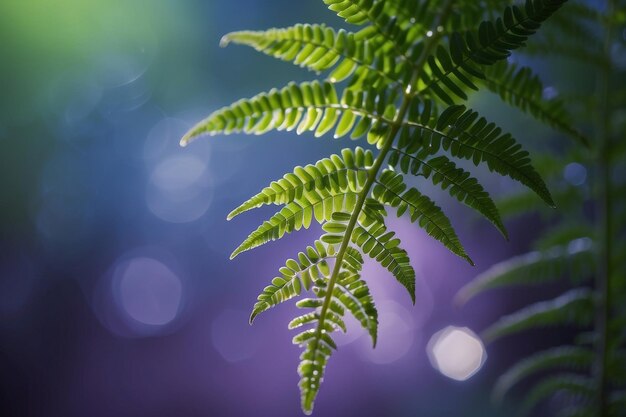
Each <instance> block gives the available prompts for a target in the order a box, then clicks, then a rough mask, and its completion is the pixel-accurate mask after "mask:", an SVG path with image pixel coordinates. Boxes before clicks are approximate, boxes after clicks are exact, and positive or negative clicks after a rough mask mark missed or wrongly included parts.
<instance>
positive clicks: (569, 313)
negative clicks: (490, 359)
mask: <svg viewBox="0 0 626 417" xmlns="http://www.w3.org/2000/svg"><path fill="white" fill-rule="evenodd" d="M593 311H594V306H593V293H592V291H591V290H589V289H587V288H576V289H573V290H570V291H567V292H566V293H565V294H562V295H560V296H558V297H557V298H555V299H553V300H548V301H541V302H538V303H535V304H532V305H530V306H528V307H525V308H522V309H521V310H518V311H517V312H515V313H512V314H509V315H508V316H504V317H502V318H501V319H500V320H498V321H497V322H495V323H494V324H492V325H491V326H490V327H489V328H487V329H486V330H485V331H484V333H483V339H484V340H486V341H488V342H492V341H494V340H496V339H499V338H501V337H504V336H507V335H510V334H513V333H518V332H521V331H523V330H528V329H531V328H536V327H547V326H556V325H576V326H579V327H585V326H588V325H590V324H591V322H592V321H593Z"/></svg>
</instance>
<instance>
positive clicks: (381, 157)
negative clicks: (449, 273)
mask: <svg viewBox="0 0 626 417" xmlns="http://www.w3.org/2000/svg"><path fill="white" fill-rule="evenodd" d="M452 3H454V0H446V2H445V3H444V6H443V8H442V12H441V14H440V15H439V19H437V21H436V22H435V24H434V26H433V27H434V28H437V27H438V26H440V25H442V24H443V23H444V21H445V19H446V18H447V17H448V14H449V13H450V10H451V7H452ZM441 36H442V34H441V33H439V32H437V31H434V36H433V37H431V38H428V39H427V40H426V41H425V45H424V50H423V51H422V54H421V55H420V57H419V59H418V60H417V62H416V63H415V65H414V68H417V69H419V68H422V67H423V66H424V64H425V63H426V60H427V59H428V56H429V55H430V53H431V51H432V49H433V48H434V47H435V46H436V45H437V43H438V41H439V39H440V37H441ZM418 76H419V71H417V70H416V71H413V74H412V76H411V81H410V82H409V84H408V89H407V90H405V91H404V95H403V98H402V103H401V104H400V108H399V109H398V112H397V113H396V117H395V118H394V120H393V123H392V124H391V126H390V129H389V132H388V133H387V135H386V138H385V141H384V144H383V147H382V149H381V150H380V153H379V154H378V157H377V158H376V160H375V161H374V164H373V165H372V167H371V168H370V169H369V174H368V176H367V181H366V182H365V185H364V186H363V189H362V190H361V192H360V193H359V197H358V200H357V202H356V205H355V207H354V210H353V211H352V214H351V216H350V220H349V222H348V226H347V228H346V231H345V234H344V237H343V240H342V242H341V246H340V247H339V251H338V252H337V256H336V258H335V265H334V267H333V272H332V274H331V276H330V279H329V281H328V287H327V289H326V294H325V296H324V304H323V305H322V309H321V311H320V318H319V321H318V326H317V330H316V332H317V336H318V338H319V337H320V336H321V332H322V329H323V328H324V320H325V319H326V312H327V311H328V308H329V307H330V302H331V300H332V294H333V290H334V288H335V285H336V283H337V278H338V276H339V272H340V270H341V264H342V262H343V257H344V255H345V253H346V249H347V248H348V245H349V244H350V238H351V236H352V232H353V230H354V227H355V226H356V222H357V220H358V218H359V214H360V213H361V210H362V209H363V204H364V203H365V199H366V198H367V196H368V194H369V192H370V189H371V188H372V185H374V183H375V182H376V177H377V175H378V171H379V170H380V167H381V166H382V165H383V162H384V161H385V158H386V157H387V153H388V152H389V150H390V149H391V147H392V145H393V142H394V139H395V137H396V134H397V133H398V131H399V130H400V128H401V127H402V124H403V121H404V118H405V116H406V114H407V112H408V109H409V105H410V104H411V99H412V98H413V92H412V91H411V89H410V88H411V86H412V85H413V84H415V82H416V81H417V79H418Z"/></svg>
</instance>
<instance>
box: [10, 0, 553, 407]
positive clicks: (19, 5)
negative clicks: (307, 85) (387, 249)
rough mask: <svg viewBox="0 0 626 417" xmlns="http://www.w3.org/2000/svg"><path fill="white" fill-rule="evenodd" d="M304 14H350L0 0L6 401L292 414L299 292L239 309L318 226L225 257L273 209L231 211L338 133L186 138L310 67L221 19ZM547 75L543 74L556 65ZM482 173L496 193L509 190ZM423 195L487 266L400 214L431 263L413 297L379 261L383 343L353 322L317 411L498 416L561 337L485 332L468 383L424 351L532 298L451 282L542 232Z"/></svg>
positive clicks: (313, 5)
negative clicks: (522, 377) (485, 342)
mask: <svg viewBox="0 0 626 417" xmlns="http://www.w3.org/2000/svg"><path fill="white" fill-rule="evenodd" d="M298 22H317V23H320V22H326V23H328V24H331V25H333V26H336V27H341V26H342V25H343V22H342V21H341V20H340V19H339V18H337V17H336V16H335V15H334V13H332V12H330V11H328V10H327V9H326V7H325V6H324V4H323V3H322V2H321V1H303V2H294V1H287V0H265V1H258V0H231V1H226V0H216V1H210V2H208V1H201V0H177V1H174V0H158V1H155V0H150V1H148V0H134V1H127V0H124V1H122V0H109V1H106V2H105V1H95V0H56V1H47V0H30V1H3V2H2V3H0V39H1V41H0V83H1V86H2V88H1V90H0V410H2V415H4V416H46V417H54V416H64V417H73V416H93V417H98V416H103V417H104V416H113V415H115V416H117V417H126V416H128V417H130V416H155V417H161V416H162V417H169V416H188V417H191V416H297V415H300V413H301V412H300V408H299V394H298V388H297V381H298V375H297V373H296V366H297V363H298V356H299V354H300V350H299V348H297V347H296V346H293V345H292V344H291V337H292V336H293V334H291V332H289V331H288V330H287V328H286V325H287V323H288V321H289V320H290V319H291V318H292V317H293V316H294V312H295V308H294V307H293V306H292V305H291V303H286V304H284V305H282V306H280V307H279V308H276V309H272V310H271V311H270V312H267V313H265V314H264V315H262V316H261V317H259V318H258V319H257V321H256V323H255V325H254V326H252V327H251V326H249V325H248V314H249V312H250V310H251V307H252V305H253V303H254V301H255V299H256V295H257V294H258V293H259V292H260V291H261V290H262V289H263V287H264V286H265V285H267V283H268V282H269V281H270V280H271V278H272V277H274V276H275V274H276V272H277V270H278V268H279V267H280V266H282V264H283V262H284V260H285V259H286V258H288V257H293V256H295V255H296V254H297V251H299V250H301V249H303V248H304V247H305V246H306V245H307V244H309V243H310V242H312V241H313V240H314V239H315V238H316V237H317V236H319V228H316V227H313V228H312V229H311V230H309V231H305V232H300V233H298V234H296V235H293V236H289V237H288V238H285V239H283V240H282V241H280V242H276V243H270V244H267V245H266V246H264V247H262V248H259V249H257V250H255V251H253V252H250V253H245V254H243V255H241V256H240V257H238V258H237V259H236V260H235V261H232V262H231V261H229V260H228V255H229V254H230V252H231V251H232V249H233V248H234V247H236V245H237V244H238V243H239V242H240V241H241V240H243V238H245V236H247V233H248V232H250V231H251V230H253V229H254V228H255V227H256V226H257V225H258V224H259V223H260V222H261V221H262V220H264V219H265V218H266V217H268V216H269V215H270V213H271V211H270V210H271V209H268V210H258V211H256V212H253V213H250V214H247V215H245V216H241V217H240V218H237V219H235V220H233V221H231V222H227V221H226V220H225V218H226V214H227V213H228V212H229V211H230V210H231V209H232V208H233V207H235V206H236V205H237V204H238V203H240V202H242V201H243V200H244V199H245V198H247V197H249V196H251V195H252V194H253V193H255V192H257V191H258V190H260V189H261V188H262V187H263V186H265V185H266V184H268V183H269V182H270V181H271V180H273V179H277V178H279V177H280V176H282V174H283V173H285V172H287V171H289V170H291V169H292V168H293V167H294V166H295V165H304V164H307V163H313V162H315V161H316V160H318V159H320V158H322V157H325V156H327V155H329V154H331V153H334V152H338V151H339V150H340V149H341V148H342V147H343V146H344V145H346V143H345V141H343V142H344V143H342V142H340V141H335V140H332V139H329V138H323V139H314V138H313V137H312V136H311V135H307V134H305V135H302V136H296V135H295V134H288V133H287V134H285V133H270V134H268V135H265V136H262V137H244V136H239V135H233V136H229V137H216V138H210V139H203V140H198V141H197V142H194V143H193V145H191V146H189V147H187V148H180V147H179V146H178V139H179V137H180V136H181V135H182V134H183V133H184V132H185V130H186V129H188V128H189V127H190V126H191V125H192V124H193V123H194V122H196V121H198V120H199V119H200V118H202V117H204V116H206V115H207V114H208V113H210V112H211V111H212V110H215V109H216V108H218V107H220V106H222V105H224V104H228V103H230V102H232V101H234V100H236V99H238V98H240V97H245V96H251V95H253V94H255V93H257V92H259V91H262V90H267V89H269V88H271V87H275V86H281V85H283V84H286V83H287V82H288V81H290V80H296V81H303V80H309V79H312V78H313V77H315V74H313V73H310V72H307V71H306V70H301V69H299V68H297V67H294V66H292V65H291V64H289V63H284V62H279V61H275V60H272V59H270V58H267V57H265V56H262V55H259V54H257V53H256V52H254V51H252V50H249V49H244V48H241V47H236V46H233V47H229V48H226V49H220V48H219V46H218V45H219V39H220V37H221V36H222V35H223V34H225V33H227V32H229V31H233V30H239V29H264V28H268V27H273V26H276V27H280V26H287V25H291V24H294V23H298ZM539 70H540V71H541V68H539ZM546 76H547V80H546V81H547V83H548V85H551V84H550V83H553V82H556V81H559V80H555V79H550V73H549V72H546ZM560 77H561V78H562V77H563V74H561V75H560ZM553 78H554V77H553ZM560 81H561V82H563V80H562V79H561V80H560ZM494 103H497V100H495V99H494V98H493V97H492V96H489V95H480V96H476V97H474V98H473V99H472V105H473V106H474V107H476V108H478V109H479V110H481V111H483V112H484V113H486V114H488V115H490V116H492V118H494V119H496V120H498V121H499V122H500V123H501V124H502V125H503V126H505V127H506V128H507V129H509V130H511V131H513V132H517V133H518V136H521V137H524V136H533V135H534V136H540V135H541V136H542V137H545V142H546V143H549V140H550V138H551V136H552V135H554V134H553V133H552V132H551V131H548V130H545V129H542V128H540V127H538V126H537V125H536V124H534V123H533V122H531V121H530V120H529V119H528V118H526V117H523V116H519V115H518V114H517V113H515V112H512V111H506V109H502V106H499V105H498V106H494V105H493V104H494ZM539 142H540V141H535V142H534V146H533V149H535V152H537V153H541V152H543V151H544V149H541V148H538V147H537V146H536V145H537V144H538V143H539ZM350 145H353V144H352V143H350ZM474 172H475V173H476V175H478V176H479V177H480V178H481V180H483V181H484V183H486V184H487V186H488V188H489V191H490V192H491V193H492V194H494V195H501V194H502V193H503V192H506V191H507V190H509V189H510V188H511V187H514V185H513V184H512V183H511V182H509V181H506V180H502V179H500V178H499V177H497V176H495V175H490V174H489V173H487V172H485V171H481V170H479V171H474ZM428 192H429V193H430V194H431V195H433V196H434V197H435V199H436V200H437V201H438V202H440V203H441V204H442V205H443V207H444V208H445V210H446V211H447V213H448V214H449V216H450V217H451V218H452V220H453V223H454V225H455V226H456V227H457V228H458V231H459V234H460V237H461V239H462V241H463V242H464V243H465V245H466V247H467V249H468V251H469V252H470V254H471V256H472V257H473V259H474V260H475V261H476V264H477V267H475V268H472V267H470V266H469V265H467V264H465V263H464V261H462V260H460V259H458V258H456V257H455V256H453V255H451V254H450V253H448V252H447V251H446V250H445V249H443V248H442V247H440V245H439V244H438V243H436V242H434V241H433V240H432V239H430V238H429V237H427V235H426V234H425V233H424V232H423V231H421V230H420V229H419V228H418V227H417V226H415V225H410V224H409V223H407V222H405V221H403V220H395V221H394V222H393V223H394V226H395V227H396V228H397V229H399V235H400V237H401V238H402V239H403V242H404V246H405V247H406V248H407V250H408V252H409V254H410V256H411V258H412V260H413V263H414V266H415V268H416V270H417V271H418V275H419V277H418V285H417V288H418V291H417V303H416V305H415V306H412V305H411V302H410V299H409V297H408V296H407V295H406V293H405V292H404V291H403V289H402V288H401V287H400V286H399V285H398V284H397V283H396V282H395V281H394V279H393V278H392V277H391V276H389V275H388V274H387V273H386V272H385V271H383V270H382V269H380V268H379V267H378V266H377V265H374V264H373V263H368V264H367V267H366V274H365V275H366V279H367V281H368V283H369V284H370V286H371V288H372V291H373V293H374V296H375V298H376V300H377V303H378V307H379V311H380V323H381V328H380V336H379V346H378V347H377V348H376V349H375V350H372V349H371V346H370V344H369V341H368V338H367V337H366V336H365V335H364V334H363V332H361V331H360V330H359V329H358V328H357V326H354V325H353V326H352V329H351V331H350V332H349V333H348V335H346V336H345V337H343V338H342V339H341V340H340V348H339V351H338V352H337V353H336V354H334V355H333V357H332V358H331V361H330V364H329V368H328V372H327V375H326V380H325V382H324V384H323V386H322V389H321V391H320V395H319V397H318V401H317V403H316V409H315V415H316V416H319V417H322V416H353V415H354V416H356V415H358V416H399V417H401V416H416V415H419V416H424V417H427V416H444V415H445V416H473V415H476V416H495V415H507V414H506V413H507V411H506V409H505V410H502V409H501V410H499V411H494V409H492V407H491V406H490V404H489V390H490V388H491V385H492V383H493V380H494V377H495V375H497V374H498V372H499V371H501V369H502V367H503V366H504V364H510V363H511V360H512V358H514V357H516V356H517V355H519V354H522V353H528V352H530V351H532V350H533V347H534V345H536V344H537V343H548V342H549V341H550V340H556V339H558V338H559V337H560V336H559V334H557V333H555V332H549V331H547V332H545V334H540V336H541V337H540V338H535V339H523V338H522V339H520V338H514V339H511V340H508V341H505V342H502V343H498V344H496V345H494V346H490V347H489V349H488V355H489V357H488V358H487V359H486V362H485V363H484V366H483V368H482V369H481V370H480V371H478V373H476V374H475V375H474V376H473V377H471V378H469V379H468V380H466V381H463V382H460V381H455V380H452V379H449V378H447V377H445V376H443V375H442V374H441V373H440V372H439V371H438V370H436V369H434V368H433V366H432V365H431V362H430V360H429V355H428V353H427V351H428V350H429V349H430V350H431V351H432V348H433V343H431V344H430V345H429V343H428V342H429V340H430V338H431V337H432V336H433V335H434V334H435V333H437V332H439V331H440V330H442V329H445V328H447V327H448V326H459V327H462V328H463V327H468V328H469V329H471V330H474V331H476V332H478V331H480V330H481V329H482V328H484V327H485V326H486V325H487V324H488V323H491V322H492V321H493V319H494V317H495V316H496V315H497V314H499V313H501V312H502V311H503V310H505V309H506V310H508V311H510V310H511V309H512V308H514V307H516V306H521V305H523V304H524V302H525V300H524V297H520V295H519V293H517V294H514V293H511V292H506V291H504V292H498V293H495V294H494V295H493V296H491V297H481V298H479V299H477V300H475V301H473V302H472V303H470V304H469V305H468V306H467V307H465V308H464V309H457V308H455V307H453V306H452V303H451V300H452V297H453V295H454V293H455V291H456V290H457V289H458V288H459V287H460V286H461V285H463V284H464V283H466V282H468V281H469V280H470V279H471V278H472V277H474V276H475V275H476V274H477V273H478V272H480V271H481V270H484V269H485V268H487V267H488V266H489V265H491V264H492V263H494V262H495V261H497V260H500V259H503V258H506V257H508V256H510V255H512V254H515V253H520V252H522V251H523V250H524V249H525V248H526V246H527V244H528V241H529V239H530V238H532V236H533V234H534V233H536V231H537V229H536V227H535V226H533V227H528V224H530V223H529V220H533V222H532V224H537V223H538V222H537V219H536V218H521V219H519V220H516V221H513V222H508V224H507V226H508V227H509V231H510V235H511V237H512V239H511V241H510V242H505V241H504V240H503V239H502V237H501V236H500V235H499V234H498V233H497V232H496V231H495V230H494V229H493V227H490V225H488V224H487V223H485V222H484V221H482V220H478V219H477V218H476V217H475V216H474V214H473V213H472V212H471V211H470V210H468V209H466V208H465V207H462V206H460V205H458V204H457V203H456V201H453V200H452V199H450V198H449V197H448V196H447V195H445V194H442V193H441V192H440V190H436V189H429V190H428ZM530 295H532V294H530ZM352 324H354V323H352ZM440 335H441V334H440ZM539 339H540V340H539ZM455 343H457V344H458V343H460V342H458V341H457V342H455ZM445 354H446V353H445V352H444V356H445ZM432 355H433V352H431V355H430V356H431V357H432ZM442 360H443V361H444V362H445V360H446V358H445V357H444V358H443V359H442ZM448 360H450V358H448ZM483 360H484V357H482V358H479V362H482V361H483ZM549 408H550V405H549V404H548V406H547V411H546V412H549V411H550V410H549Z"/></svg>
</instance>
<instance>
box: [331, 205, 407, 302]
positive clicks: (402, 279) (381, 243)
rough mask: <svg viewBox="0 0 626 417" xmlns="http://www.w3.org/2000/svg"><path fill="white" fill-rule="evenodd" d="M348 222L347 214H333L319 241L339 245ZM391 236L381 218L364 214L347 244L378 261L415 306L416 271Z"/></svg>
mask: <svg viewBox="0 0 626 417" xmlns="http://www.w3.org/2000/svg"><path fill="white" fill-rule="evenodd" d="M342 215H343V216H342ZM349 219H350V218H349V215H348V213H335V217H334V219H333V221H332V222H328V223H325V224H324V226H323V229H324V230H325V231H326V232H327V233H326V234H324V235H323V236H322V238H321V239H322V241H324V242H326V243H329V244H336V243H339V242H341V241H342V240H343V238H344V233H345V232H346V228H347V225H348V222H349ZM394 236H395V233H394V232H387V227H386V226H385V224H384V221H383V219H382V217H380V216H375V217H372V216H368V215H366V214H364V215H363V216H361V219H360V220H359V221H357V224H356V226H355V227H354V229H353V231H352V235H351V236H350V240H351V241H352V243H354V244H355V245H356V246H358V247H360V248H361V250H362V251H363V253H365V254H367V255H369V256H370V257H371V258H373V259H375V260H376V261H378V262H379V263H380V264H381V265H382V266H383V267H384V268H386V269H387V270H388V271H389V272H391V273H392V274H393V276H394V277H395V278H396V279H397V280H398V282H399V283H400V284H402V286H404V287H405V288H406V289H407V291H408V292H409V295H410V296H411V300H412V301H413V303H415V271H414V270H413V267H412V266H411V264H410V259H409V256H408V254H407V252H406V251H405V250H404V249H402V248H400V247H399V245H400V243H401V242H400V239H398V238H394Z"/></svg>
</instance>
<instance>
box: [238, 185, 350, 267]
mask: <svg viewBox="0 0 626 417" xmlns="http://www.w3.org/2000/svg"><path fill="white" fill-rule="evenodd" d="M358 191H360V190H357V191H339V192H335V191H333V190H315V191H312V192H309V193H307V194H306V196H304V197H303V198H302V199H299V200H296V201H294V202H293V203H289V204H287V205H286V206H285V207H283V208H282V209H281V210H280V211H279V212H278V213H276V214H274V215H273V216H272V217H271V218H270V219H269V220H267V221H265V222H263V224H262V225H260V226H259V227H258V228H257V229H256V230H255V231H254V232H252V233H251V234H250V235H249V236H248V237H247V238H246V240H244V241H243V242H242V243H241V245H239V246H238V247H237V249H235V250H234V251H233V253H232V255H230V258H231V259H233V258H234V257H236V256H237V255H239V254H240V253H242V252H245V251H248V250H250V249H254V248H256V247H258V246H261V245H263V244H265V243H267V242H269V241H272V240H278V239H280V238H282V237H283V236H284V235H285V233H291V232H293V231H297V230H300V229H301V228H303V227H304V228H305V229H308V228H309V226H310V225H311V221H312V220H313V219H315V220H317V221H318V222H319V223H322V222H324V221H328V220H330V219H331V215H332V213H333V212H334V211H344V210H345V211H351V210H352V209H353V208H354V206H355V203H356V201H357V199H358V195H359V192H358Z"/></svg>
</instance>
